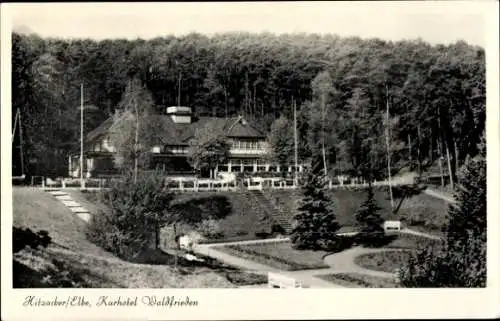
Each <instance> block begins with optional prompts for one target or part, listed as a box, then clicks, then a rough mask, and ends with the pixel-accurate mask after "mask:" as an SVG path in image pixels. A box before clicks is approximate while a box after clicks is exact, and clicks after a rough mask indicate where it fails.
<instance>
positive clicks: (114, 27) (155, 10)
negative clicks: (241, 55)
mask: <svg viewBox="0 0 500 321" xmlns="http://www.w3.org/2000/svg"><path fill="white" fill-rule="evenodd" d="M488 2H489V4H491V1H478V2H472V1H466V2H455V1H437V2H434V1H411V2H405V1H394V2H378V1H373V2H370V1H368V2H310V3H307V2H229V3H224V2H208V3H187V2H184V3H62V4H61V3H48V4H38V3H36V4H35V3H33V4H10V5H9V6H8V10H9V11H8V12H9V16H10V17H11V23H12V27H13V29H14V30H19V31H23V32H30V31H31V32H35V33H37V34H39V35H40V36H42V37H47V36H50V37H62V38H93V39H105V38H127V39H135V38H143V39H149V38H154V37H159V36H166V35H170V34H174V35H183V34H187V33H189V32H199V33H203V34H208V35H210V34H213V33H218V32H226V31H248V32H263V31H268V32H273V33H277V34H280V33H295V32H305V33H320V34H325V33H331V34H337V35H339V36H359V37H361V38H373V37H378V38H382V39H385V40H394V41H397V40H401V39H417V38H421V39H423V40H425V41H428V42H430V43H433V44H436V43H443V44H448V43H453V42H456V41H458V40H464V41H466V42H468V43H469V44H472V45H479V46H482V47H484V46H485V45H486V42H487V40H486V38H487V37H486V36H485V34H486V33H485V32H486V25H485V13H486V12H487V10H488V8H487V7H486V6H485V5H488ZM489 8H491V6H490V7H489Z"/></svg>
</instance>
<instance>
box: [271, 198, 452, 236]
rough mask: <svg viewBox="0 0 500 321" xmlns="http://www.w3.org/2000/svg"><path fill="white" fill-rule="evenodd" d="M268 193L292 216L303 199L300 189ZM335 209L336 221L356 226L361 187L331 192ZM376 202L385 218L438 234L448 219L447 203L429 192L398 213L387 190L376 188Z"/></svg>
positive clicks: (407, 204) (404, 204) (403, 206)
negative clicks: (391, 203) (393, 212)
mask: <svg viewBox="0 0 500 321" xmlns="http://www.w3.org/2000/svg"><path fill="white" fill-rule="evenodd" d="M266 195H267V196H268V197H269V198H270V199H271V201H273V202H274V203H275V204H278V205H279V206H281V207H283V208H284V209H285V211H286V212H287V213H288V215H289V216H290V218H291V217H292V216H293V215H294V213H295V211H296V207H297V205H296V201H297V200H298V199H299V198H300V192H299V191H286V190H271V191H266ZM329 195H330V196H331V198H332V200H333V202H334V204H335V208H336V211H335V213H336V215H337V220H338V221H339V223H340V224H341V225H342V226H343V227H344V229H346V230H348V229H350V228H349V227H353V226H354V225H355V219H354V213H355V212H356V210H357V209H358V208H359V207H360V205H361V203H362V202H363V201H364V199H365V193H364V192H363V191H362V190H353V189H335V190H331V191H330V192H329ZM375 198H376V200H377V204H378V205H379V206H380V207H381V208H382V209H381V211H380V213H381V215H382V217H383V218H384V219H386V220H391V219H395V220H402V221H403V223H404V224H405V225H407V226H409V227H411V228H415V229H417V230H421V231H427V232H433V233H438V232H439V229H440V227H441V226H443V224H444V223H445V221H446V213H447V211H448V204H447V203H446V202H445V201H443V200H440V199H436V198H434V197H432V196H429V195H426V194H419V195H416V196H413V197H410V198H407V199H405V200H404V201H403V203H402V205H401V208H400V209H399V212H398V213H397V214H395V215H394V214H392V215H391V214H389V212H390V207H391V205H390V199H389V197H388V195H387V193H386V192H383V191H379V190H377V191H375ZM394 203H395V206H397V205H398V204H399V199H395V202H394Z"/></svg>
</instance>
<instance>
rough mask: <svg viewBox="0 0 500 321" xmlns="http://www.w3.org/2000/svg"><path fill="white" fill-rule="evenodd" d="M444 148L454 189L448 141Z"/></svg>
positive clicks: (451, 184)
mask: <svg viewBox="0 0 500 321" xmlns="http://www.w3.org/2000/svg"><path fill="white" fill-rule="evenodd" d="M444 147H445V148H446V158H447V160H448V174H449V176H450V186H451V188H452V189H453V171H452V169H451V159H450V149H449V148H448V143H446V141H445V145H444Z"/></svg>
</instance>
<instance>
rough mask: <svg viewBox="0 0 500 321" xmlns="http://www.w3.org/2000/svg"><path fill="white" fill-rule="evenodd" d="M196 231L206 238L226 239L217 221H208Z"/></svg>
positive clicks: (201, 223)
mask: <svg viewBox="0 0 500 321" xmlns="http://www.w3.org/2000/svg"><path fill="white" fill-rule="evenodd" d="M196 230H197V231H198V232H199V233H200V234H201V235H203V236H204V237H206V238H210V239H219V238H222V237H224V233H222V229H221V227H220V224H219V222H218V221H217V220H214V219H206V220H203V221H201V222H200V223H198V224H197V226H196Z"/></svg>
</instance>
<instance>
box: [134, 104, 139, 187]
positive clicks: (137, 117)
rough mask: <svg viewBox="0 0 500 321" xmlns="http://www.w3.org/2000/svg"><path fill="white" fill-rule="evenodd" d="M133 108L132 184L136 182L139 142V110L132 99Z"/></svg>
mask: <svg viewBox="0 0 500 321" xmlns="http://www.w3.org/2000/svg"><path fill="white" fill-rule="evenodd" d="M134 108H135V119H136V126H135V144H134V184H136V183H137V169H138V159H137V158H138V156H139V155H138V149H137V148H138V144H139V112H138V110H137V102H136V101H135V99H134Z"/></svg>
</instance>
